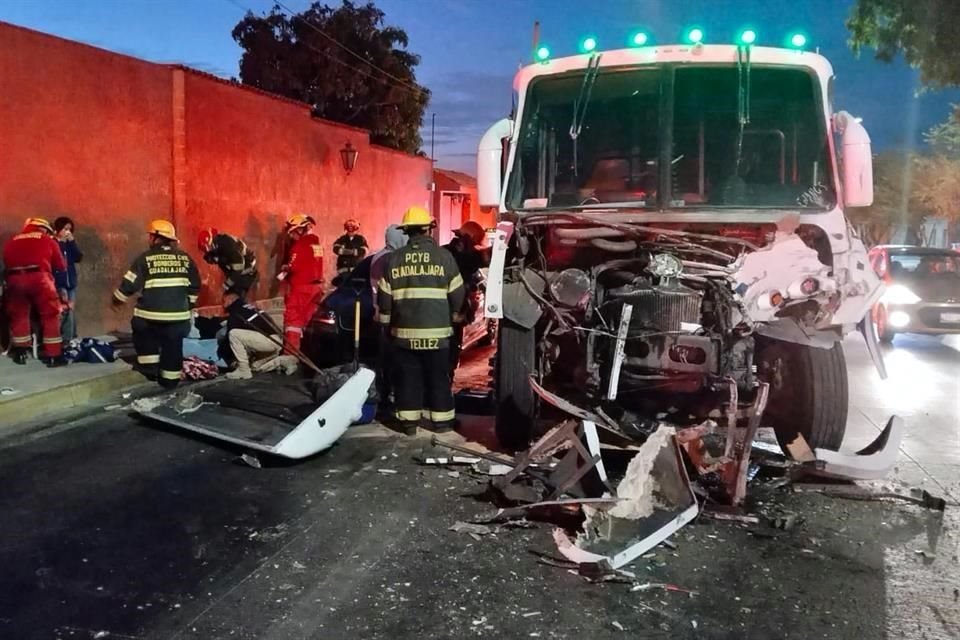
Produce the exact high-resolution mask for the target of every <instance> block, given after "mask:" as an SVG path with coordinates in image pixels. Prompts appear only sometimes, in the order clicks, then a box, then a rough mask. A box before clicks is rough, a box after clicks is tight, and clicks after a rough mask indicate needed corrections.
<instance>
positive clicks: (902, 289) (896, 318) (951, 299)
mask: <svg viewBox="0 0 960 640" xmlns="http://www.w3.org/2000/svg"><path fill="white" fill-rule="evenodd" d="M869 256H870V264H871V265H872V266H873V269H874V271H876V273H877V275H878V276H880V277H881V278H883V280H884V281H885V282H886V284H887V290H886V292H885V293H884V294H883V297H882V298H881V299H880V301H879V302H878V303H877V304H876V306H875V307H874V308H873V321H874V324H875V325H876V327H877V335H878V336H879V337H880V340H881V341H883V342H887V343H889V342H892V341H893V338H894V336H896V334H898V333H925V334H934V335H940V334H948V333H960V253H958V252H957V251H955V250H953V249H936V248H932V247H916V246H909V245H881V246H877V247H874V248H873V249H871V250H870V254H869Z"/></svg>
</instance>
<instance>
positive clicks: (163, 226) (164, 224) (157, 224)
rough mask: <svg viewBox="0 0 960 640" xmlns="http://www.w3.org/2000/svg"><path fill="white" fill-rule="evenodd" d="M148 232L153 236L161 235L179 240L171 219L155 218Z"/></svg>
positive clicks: (168, 238)
mask: <svg viewBox="0 0 960 640" xmlns="http://www.w3.org/2000/svg"><path fill="white" fill-rule="evenodd" d="M147 232H148V233H149V234H150V235H152V236H160V237H161V238H166V239H167V240H173V241H174V242H176V241H177V230H176V229H175V228H174V226H173V223H172V222H170V221H169V220H154V221H153V222H151V223H150V227H149V228H148V229H147Z"/></svg>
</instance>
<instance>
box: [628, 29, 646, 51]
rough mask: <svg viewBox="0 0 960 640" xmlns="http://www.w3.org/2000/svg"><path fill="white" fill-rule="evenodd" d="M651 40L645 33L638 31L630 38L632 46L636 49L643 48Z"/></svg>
mask: <svg viewBox="0 0 960 640" xmlns="http://www.w3.org/2000/svg"><path fill="white" fill-rule="evenodd" d="M649 40H650V37H649V36H648V35H647V34H646V33H644V32H643V31H638V32H636V33H635V34H633V36H632V37H631V38H630V44H632V45H633V46H635V47H642V46H644V45H645V44H647V42H648V41H649Z"/></svg>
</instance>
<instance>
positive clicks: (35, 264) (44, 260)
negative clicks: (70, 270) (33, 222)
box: [3, 227, 67, 275]
mask: <svg viewBox="0 0 960 640" xmlns="http://www.w3.org/2000/svg"><path fill="white" fill-rule="evenodd" d="M3 264H4V266H5V268H6V273H7V275H12V274H14V273H23V272H36V271H39V272H41V273H49V274H51V275H52V274H53V273H54V272H63V271H66V269H67V262H66V260H65V259H64V257H63V252H62V251H60V244H59V243H58V242H57V241H56V240H54V239H53V238H52V237H51V236H50V235H48V234H46V233H44V232H43V231H40V230H34V228H33V227H28V228H27V229H25V230H24V231H23V233H19V234H17V235H15V236H13V237H12V238H10V240H9V241H8V242H7V244H5V245H4V246H3Z"/></svg>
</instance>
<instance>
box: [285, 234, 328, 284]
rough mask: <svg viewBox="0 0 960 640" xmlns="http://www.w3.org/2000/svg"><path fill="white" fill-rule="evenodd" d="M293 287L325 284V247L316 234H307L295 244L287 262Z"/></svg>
mask: <svg viewBox="0 0 960 640" xmlns="http://www.w3.org/2000/svg"><path fill="white" fill-rule="evenodd" d="M286 269H287V271H289V275H288V277H287V282H289V283H290V286H291V287H297V286H300V285H307V284H321V283H322V282H323V245H321V244H320V238H319V237H317V235H316V234H314V233H306V234H304V235H302V236H300V237H299V238H297V240H296V242H294V243H293V247H291V249H290V260H289V261H288V262H287V267H286Z"/></svg>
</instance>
